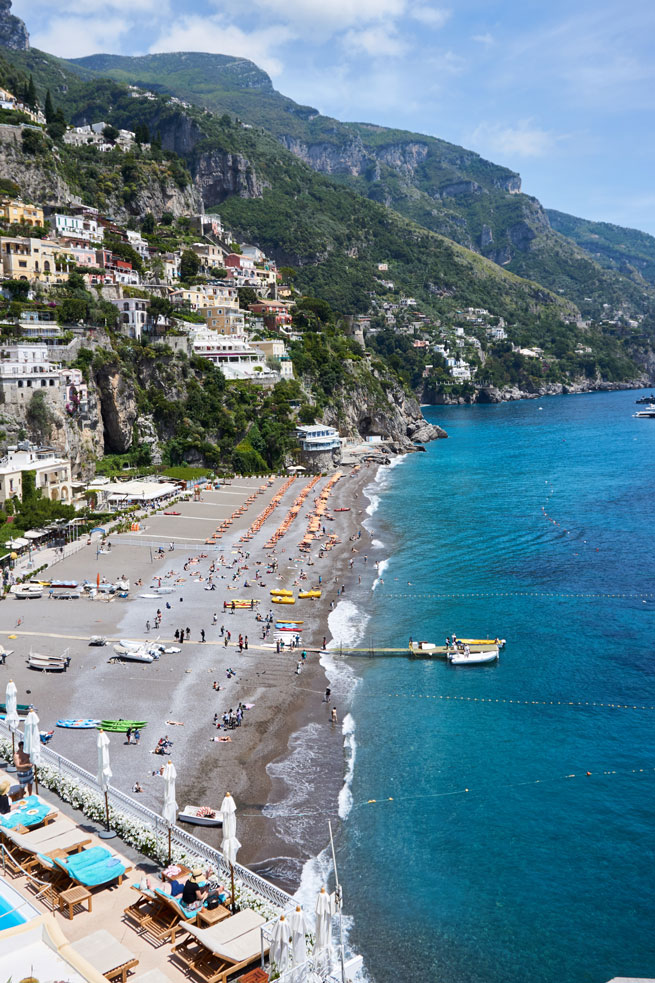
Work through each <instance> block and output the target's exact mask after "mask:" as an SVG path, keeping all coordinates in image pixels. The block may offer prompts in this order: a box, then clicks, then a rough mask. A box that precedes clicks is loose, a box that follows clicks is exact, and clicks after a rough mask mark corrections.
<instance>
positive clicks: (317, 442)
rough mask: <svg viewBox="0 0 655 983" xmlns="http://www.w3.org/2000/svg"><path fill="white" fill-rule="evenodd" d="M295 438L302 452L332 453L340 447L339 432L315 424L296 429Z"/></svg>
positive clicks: (332, 428)
mask: <svg viewBox="0 0 655 983" xmlns="http://www.w3.org/2000/svg"><path fill="white" fill-rule="evenodd" d="M296 437H297V438H298V443H299V444H300V447H301V449H302V450H303V451H305V452H307V451H309V452H310V453H311V452H316V451H333V450H337V448H340V447H341V438H340V437H339V431H338V430H335V429H334V427H327V426H325V425H324V424H319V423H315V424H312V425H311V426H302V427H297V428H296Z"/></svg>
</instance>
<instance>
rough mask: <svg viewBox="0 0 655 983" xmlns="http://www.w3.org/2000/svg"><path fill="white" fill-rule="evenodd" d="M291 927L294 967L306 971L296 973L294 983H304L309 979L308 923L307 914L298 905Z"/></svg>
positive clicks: (291, 920) (290, 921)
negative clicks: (303, 982)
mask: <svg viewBox="0 0 655 983" xmlns="http://www.w3.org/2000/svg"><path fill="white" fill-rule="evenodd" d="M289 925H290V928H291V954H292V956H293V965H294V967H302V966H304V969H301V970H299V972H297V973H294V974H293V975H294V983H302V980H304V979H306V977H307V966H306V965H305V964H306V963H307V939H306V938H305V936H306V935H307V931H308V928H307V921H306V919H305V913H304V911H303V910H302V908H301V907H300V905H296V910H295V911H294V913H293V914H292V916H291V918H290V919H289Z"/></svg>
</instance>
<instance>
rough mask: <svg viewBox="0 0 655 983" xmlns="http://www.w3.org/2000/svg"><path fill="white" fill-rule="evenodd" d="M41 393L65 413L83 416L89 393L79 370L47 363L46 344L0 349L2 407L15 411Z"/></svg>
mask: <svg viewBox="0 0 655 983" xmlns="http://www.w3.org/2000/svg"><path fill="white" fill-rule="evenodd" d="M35 392H42V393H43V394H44V396H45V397H46V398H47V400H48V402H49V403H50V404H51V405H52V406H54V407H55V408H57V409H60V408H62V406H63V408H64V409H66V411H67V412H68V413H71V414H72V413H77V412H81V413H84V412H86V410H87V409H88V402H89V393H88V388H87V386H86V383H85V382H84V378H83V376H82V372H81V371H80V370H79V369H71V368H67V367H64V368H62V367H61V366H60V365H58V364H57V363H55V362H51V361H50V350H49V348H48V346H47V345H39V344H36V345H34V344H32V345H30V344H26V345H12V346H7V347H6V348H2V349H0V394H1V396H2V401H3V403H4V405H5V406H6V407H12V406H13V407H15V408H19V407H22V406H25V404H27V403H29V402H30V400H31V399H32V396H33V394H34V393H35Z"/></svg>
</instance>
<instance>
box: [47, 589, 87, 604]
mask: <svg viewBox="0 0 655 983" xmlns="http://www.w3.org/2000/svg"><path fill="white" fill-rule="evenodd" d="M48 596H49V597H51V598H52V599H53V600H54V601H76V600H78V598H80V597H81V596H82V595H81V594H80V592H79V591H78V590H73V589H72V588H71V587H51V588H50V590H49V591H48Z"/></svg>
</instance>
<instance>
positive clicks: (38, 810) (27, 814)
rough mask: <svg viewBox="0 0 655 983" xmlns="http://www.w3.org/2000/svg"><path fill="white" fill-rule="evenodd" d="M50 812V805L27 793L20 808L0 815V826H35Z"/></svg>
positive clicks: (12, 827)
mask: <svg viewBox="0 0 655 983" xmlns="http://www.w3.org/2000/svg"><path fill="white" fill-rule="evenodd" d="M50 812H52V809H51V807H50V806H49V805H48V804H47V803H46V802H42V801H41V800H40V799H39V798H38V796H36V795H28V796H27V798H26V799H25V801H24V803H23V805H22V806H21V808H20V809H16V811H15V812H10V813H8V814H7V815H6V816H0V826H2V827H4V829H15V827H16V826H27V827H28V829H29V827H30V826H37V825H38V824H39V823H42V822H43V820H44V819H45V817H46V816H47V815H49V814H50Z"/></svg>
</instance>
